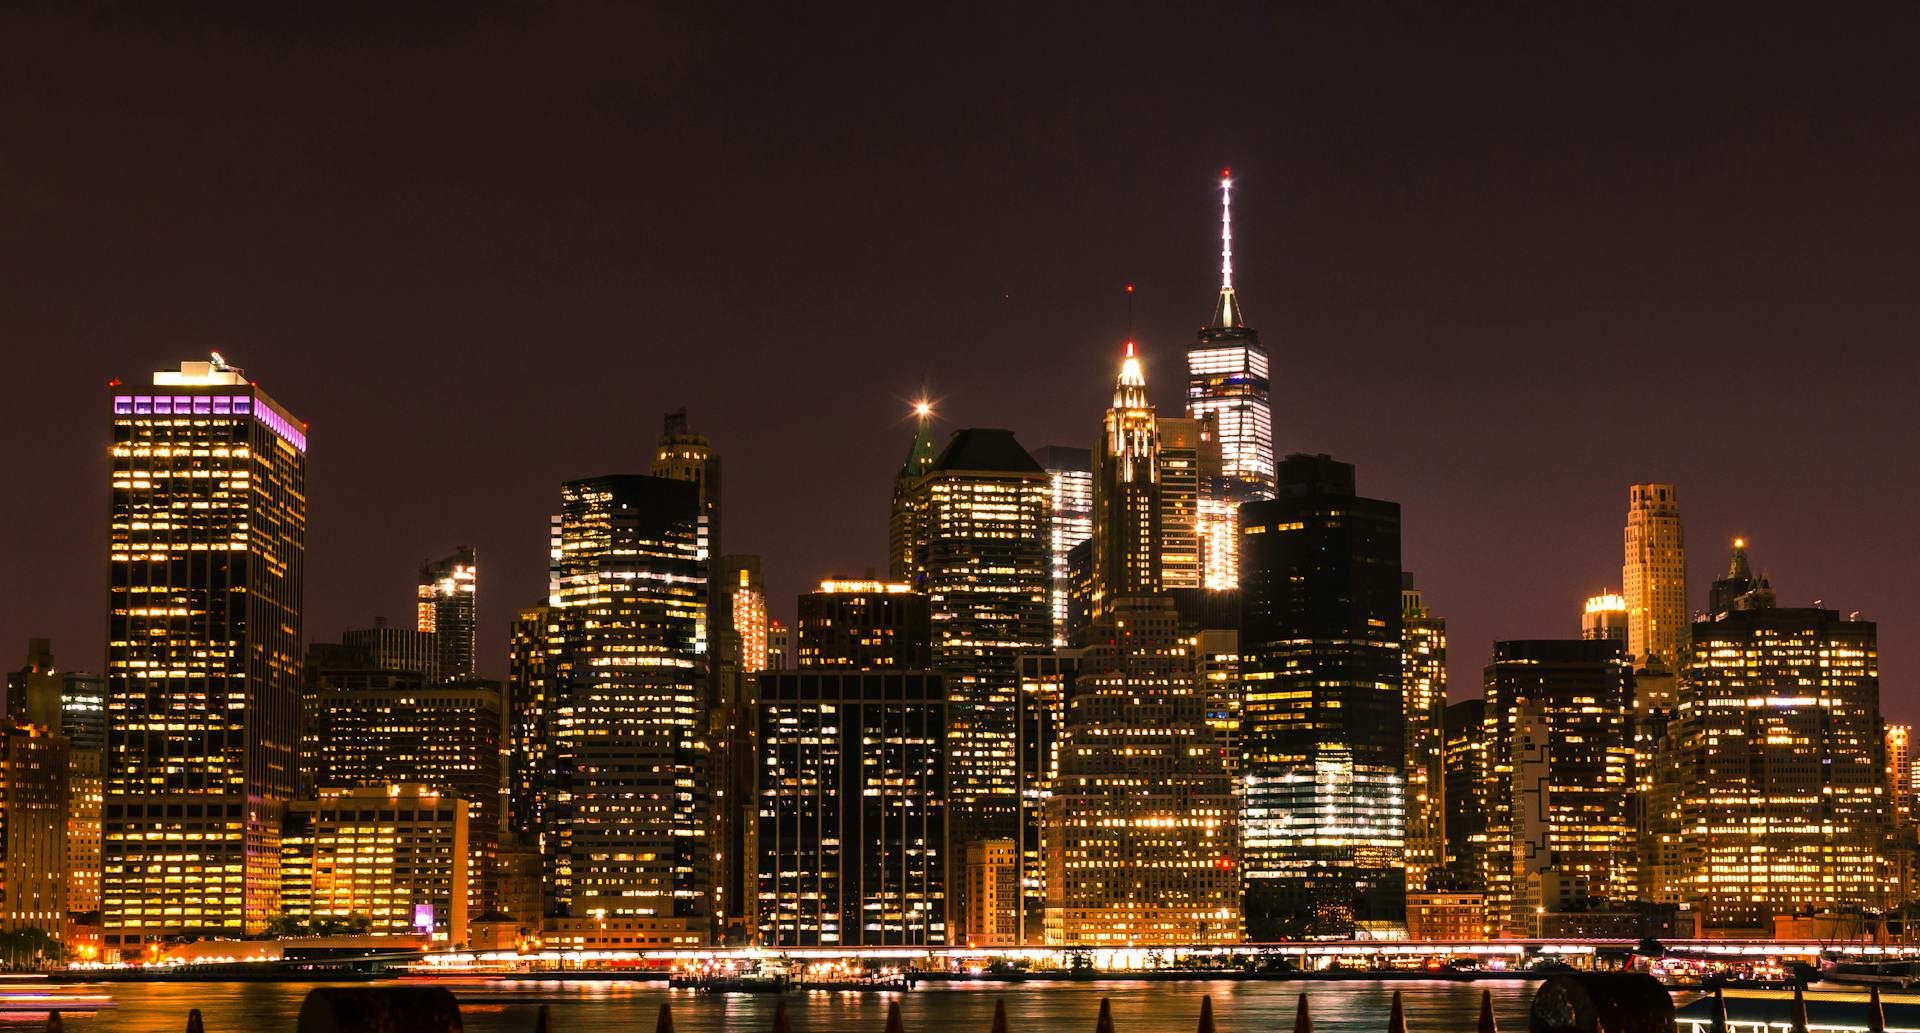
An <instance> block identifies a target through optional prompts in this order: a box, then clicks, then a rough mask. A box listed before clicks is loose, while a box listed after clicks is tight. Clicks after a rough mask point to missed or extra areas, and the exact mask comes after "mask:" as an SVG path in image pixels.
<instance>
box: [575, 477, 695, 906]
mask: <svg viewBox="0 0 1920 1033" xmlns="http://www.w3.org/2000/svg"><path fill="white" fill-rule="evenodd" d="M700 507H701V494H700V491H699V485H698V484H697V483H695V482H689V481H681V480H670V479H667V478H661V477H642V476H633V475H615V476H607V477H596V478H591V479H587V480H579V481H569V482H568V483H567V484H565V485H564V486H563V487H562V490H561V511H560V520H559V542H558V547H557V550H556V551H557V559H556V560H555V581H556V584H555V588H556V591H555V595H554V598H553V600H552V602H551V604H550V613H549V624H548V629H549V630H548V633H549V636H550V639H551V647H550V653H549V657H548V659H549V668H548V673H547V678H548V683H549V685H550V693H551V697H552V707H553V716H552V719H551V723H552V725H553V743H552V751H553V754H552V755H553V770H554V777H553V782H552V785H551V786H550V795H549V797H548V802H547V805H546V808H545V810H546V822H547V828H548V835H547V840H546V855H547V879H548V883H549V888H550V890H551V892H552V894H553V898H554V906H555V907H556V908H557V909H559V910H560V911H562V912H563V913H564V914H566V915H569V916H571V917H572V918H573V919H576V920H585V921H589V922H595V921H599V920H602V918H603V917H604V918H608V919H611V918H618V919H621V920H623V927H628V928H634V929H636V930H637V931H640V932H644V933H645V934H646V936H645V938H644V939H643V940H640V941H636V942H645V943H649V944H660V943H692V944H698V943H702V942H705V941H706V940H707V938H708V935H709V930H708V913H709V912H708V909H709V905H710V900H709V886H708V881H709V877H710V872H709V870H708V862H707V856H706V855H707V850H708V844H707V835H708V820H707V818H708V814H707V810H708V803H707V784H706V776H707V773H708V765H707V763H706V761H707V741H706V735H707V729H708V719H707V711H706V709H705V705H704V704H705V700H704V699H703V698H702V696H701V687H700V682H701V677H702V675H703V674H704V668H705V666H706V658H705V657H704V656H702V655H701V650H700V641H701V635H700V629H701V628H702V627H704V625H705V623H706V622H705V613H706V607H707V564H706V563H705V562H704V555H703V553H702V550H701V536H700V530H701V527H702V519H701V508H700ZM628 922H632V923H638V924H637V925H631V926H626V925H624V923H628ZM563 926H565V929H566V930H567V931H569V932H571V931H574V927H573V926H567V925H565V923H563Z"/></svg>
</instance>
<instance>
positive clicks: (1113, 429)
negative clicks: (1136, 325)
mask: <svg viewBox="0 0 1920 1033" xmlns="http://www.w3.org/2000/svg"><path fill="white" fill-rule="evenodd" d="M1178 473H1179V474H1180V476H1181V479H1182V480H1183V481H1185V480H1187V479H1189V477H1190V476H1194V475H1196V471H1195V470H1194V469H1193V468H1192V466H1190V465H1186V464H1185V463H1184V462H1183V466H1182V468H1181V469H1180V470H1179V471H1178ZM1161 474H1162V470H1161V462H1160V427H1159V422H1158V421H1157V420H1156V419H1155V418H1154V412H1153V403H1152V402H1150V401H1148V400H1147V381H1146V376H1145V375H1144V374H1143V373H1142V372H1141V367H1140V358H1139V356H1137V355H1135V354H1134V344H1133V342H1132V341H1128V342H1127V351H1126V357H1125V359H1123V360H1122V361H1121V364H1120V376H1119V378H1118V379H1117V380H1116V381H1115V383H1114V387H1113V406H1112V408H1109V409H1108V410H1107V417H1106V425H1105V427H1104V429H1103V431H1102V432H1101V435H1100V442H1099V445H1098V447H1096V448H1095V449H1094V451H1093V604H1092V612H1091V616H1092V619H1093V620H1094V621H1098V620H1100V618H1101V617H1103V616H1105V615H1106V614H1107V613H1108V612H1110V611H1111V610H1112V608H1113V605H1114V601H1115V600H1116V599H1119V598H1120V597H1122V596H1126V595H1147V594H1152V593H1154V592H1158V591H1159V590H1160V588H1161V584H1162V578H1163V576H1164V571H1163V569H1162V559H1163V555H1164V552H1163V550H1164V547H1165V540H1166V539H1165V533H1166V525H1165V520H1164V513H1163V511H1162V508H1161V505H1162V503H1161V499H1162V485H1161V480H1160V478H1161ZM1183 491H1184V489H1183ZM1189 516H1191V514H1189ZM1183 548H1184V549H1185V552H1186V553H1187V554H1189V555H1190V554H1192V553H1193V551H1194V545H1193V542H1192V540H1191V535H1188V536H1187V541H1185V542H1184V544H1183ZM1177 566H1178V567H1179V569H1180V572H1181V576H1182V577H1183V578H1184V577H1186V576H1187V575H1188V574H1197V570H1194V571H1189V570H1188V569H1187V568H1188V566H1189V564H1188V563H1187V562H1186V560H1185V559H1183V560H1182V561H1181V562H1180V563H1179V564H1177ZM1193 581H1194V582H1195V583H1197V581H1198V578H1197V576H1196V577H1194V578H1193ZM1188 587H1190V586H1188Z"/></svg>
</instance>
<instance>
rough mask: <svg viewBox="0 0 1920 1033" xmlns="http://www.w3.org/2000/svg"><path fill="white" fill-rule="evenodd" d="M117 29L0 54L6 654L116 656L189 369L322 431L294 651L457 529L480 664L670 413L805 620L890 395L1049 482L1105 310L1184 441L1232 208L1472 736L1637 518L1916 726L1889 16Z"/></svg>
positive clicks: (854, 530)
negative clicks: (1863, 662)
mask: <svg viewBox="0 0 1920 1033" xmlns="http://www.w3.org/2000/svg"><path fill="white" fill-rule="evenodd" d="M76 6H77V5H76ZM152 6H154V8H155V9H154V10H153V11H143V10H140V9H138V8H137V7H133V6H131V5H130V8H129V9H128V10H124V11H121V12H119V13H101V12H99V11H92V12H86V13H77V12H70V11H67V10H64V9H59V10H50V11H41V12H37V13H23V12H18V11H15V12H11V13H7V14H4V15H0V347H3V348H4V354H5V356H6V359H7V368H8V373H9V375H8V377H7V378H6V379H7V387H8V390H7V392H6V393H7V401H6V403H5V406H4V409H3V410H0V411H3V412H4V416H0V419H3V420H4V427H5V429H6V440H7V442H8V447H7V450H6V456H7V457H6V459H5V472H6V480H7V482H8V484H9V485H10V486H11V490H10V491H9V493H8V494H9V498H8V499H7V501H6V503H5V505H4V506H3V507H0V541H4V542H5V548H4V551H0V556H3V557H4V569H0V668H6V669H11V668H13V667H17V666H18V665H19V661H20V660H21V659H22V658H23V657H24V649H25V639H26V638H27V637H28V636H40V635H51V636H52V637H53V638H54V639H55V648H56V652H57V654H58V656H59V658H60V660H61V661H62V662H63V664H64V665H65V666H68V667H75V668H89V669H98V668H99V667H100V665H101V663H102V655H103V649H104V626H105V618H104V614H103V608H104V604H105V571H106V547H105V544H106V535H107V531H106V513H107V492H106V442H107V440H108V435H109V402H108V397H109V392H108V388H107V381H108V380H109V379H110V378H113V377H121V378H124V379H126V380H128V381H129V382H138V383H145V382H147V379H148V375H149V374H150V372H151V371H152V370H154V369H159V368H163V367H165V368H172V367H175V366H177V364H178V363H179V361H180V360H182V359H198V358H204V357H205V353H206V352H207V351H208V350H209V349H218V350H220V351H222V352H223V353H224V354H225V355H226V356H227V357H228V359H229V360H230V361H232V362H233V363H234V364H236V365H239V366H243V367H245V369H246V370H247V372H248V373H249V375H251V376H253V377H254V378H256V379H257V380H258V381H259V382H260V384H261V385H262V386H263V387H264V388H265V389H266V390H267V391H268V392H270V393H271V394H273V395H274V396H275V397H276V398H277V399H278V400H279V401H281V402H282V403H283V404H285V405H286V406H288V407H289V408H290V409H292V410H293V411H294V412H295V413H296V414H297V415H299V416H300V417H301V418H303V419H306V420H309V421H311V423H312V440H313V448H312V452H311V454H310V456H309V491H310V506H309V520H310V527H309V539H308V543H309V548H308V555H307V593H306V607H307V608H306V613H307V620H306V635H307V638H308V640H309V641H322V640H331V639H334V638H335V637H336V636H337V635H338V633H339V631H340V630H341V629H342V628H345V627H354V626H364V625H366V624H368V623H370V622H371V620H372V618H373V617H374V616H375V615H378V614H384V615H386V616H387V617H388V618H389V619H391V620H394V621H402V622H404V621H405V620H407V619H409V614H410V611H411V593H412V586H413V579H414V574H415V571H416V569H417V567H418V565H419V563H420V561H421V560H423V559H425V558H428V557H438V556H441V555H444V554H445V553H446V552H448V551H450V549H451V547H452V546H454V545H455V544H457V543H469V544H472V545H474V546H476V547H477V548H478V549H479V551H480V558H481V564H482V573H481V577H482V581H481V589H480V591H481V597H480V600H481V602H480V605H481V608H482V626H481V633H482V641H481V655H482V668H483V670H484V672H485V673H488V674H491V675H495V676H501V675H504V673H505V667H506V638H507V622H508V620H509V619H510V617H511V615H512V612H513V610H514V609H515V608H517V607H519V606H521V605H524V604H527V603H531V602H534V601H536V600H537V599H538V598H539V597H540V596H541V595H542V594H543V592H544V590H545V570H544V565H545V538H544V536H545V533H546V518H547V515H548V514H549V513H551V512H552V511H553V510H554V509H555V507H556V505H557V499H558V485H559V483H560V482H561V481H562V480H564V479H568V478H574V477H582V476H589V475H595V474H603V473H613V472H645V470H646V467H647V463H648V457H649V453H650V451H651V449H652V447H653V445H654V443H655V441H656V440H657V438H658V436H659V433H660V423H661V414H662V413H663V412H664V411H666V410H669V409H672V408H675V407H678V406H683V405H684V406H686V407H687V408H688V409H689V410H690V414H691V420H692V424H693V427H694V429H696V430H698V431H700V432H703V433H705V434H707V435H708V436H709V437H711V439H712V440H713V442H714V445H715V447H716V448H717V449H718V450H719V451H720V452H721V454H722V455H723V457H724V462H725V490H726V497H725V508H726V512H725V532H726V537H727V540H726V545H727V548H728V550H729V551H739V552H756V553H760V554H762V555H764V556H765V557H766V569H767V571H768V581H769V586H770V589H771V594H772V596H773V605H774V612H775V614H776V615H778V616H781V617H783V618H788V619H790V618H791V614H792V610H793V597H794V595H795V594H796V593H797V592H799V591H801V590H802V589H803V588H804V587H806V586H808V585H810V584H811V583H812V582H814V581H816V580H817V579H819V578H820V577H822V576H825V575H830V574H860V573H863V572H864V571H865V570H867V569H868V568H869V567H874V566H880V565H883V563H884V552H885V540H886V516H887V507H888V493H889V490H890V487H891V478H892V476H893V473H894V471H895V470H896V468H897V467H898V465H899V463H900V461H901V459H902V457H903V456H904V453H905V450H906V446H907V440H908V435H909V425H908V423H907V421H906V419H905V416H906V410H907V406H908V399H910V398H911V397H913V396H914V395H915V394H917V392H918V391H919V388H920V385H921V384H922V383H923V382H924V383H926V384H928V385H930V387H931V390H932V393H933V395H934V396H935V397H936V398H938V399H939V402H940V413H941V418H942V423H943V425H944V426H943V431H942V433H943V435H944V433H945V431H946V430H951V429H953V428H957V427H962V426H1001V427H1010V428H1013V429H1014V430H1015V431H1016V432H1017V433H1018V435H1019V437H1020V440H1021V441H1022V442H1023V443H1025V444H1026V445H1028V446H1029V447H1030V448H1038V447H1040V446H1043V445H1047V444H1056V443H1057V444H1070V445H1076V446H1083V447H1084V446H1086V445H1088V444H1090V443H1091V442H1092V441H1093V439H1094V437H1095V434H1096V433H1097V430H1098V426H1099V421H1100V417H1101V413H1102V411H1103V409H1104V408H1105V406H1106V404H1107V400H1108V398H1109V397H1110V394H1111V390H1112V379H1113V376H1114V372H1115V368H1116V362H1117V356H1118V354H1119V350H1120V341H1121V339H1122V338H1123V337H1124V336H1125V334H1126V330H1127V317H1126V307H1125V302H1124V301H1123V294H1122V286H1123V285H1124V284H1125V283H1128V282H1133V283H1135V284H1137V285H1138V293H1137V294H1136V320H1137V322H1136V327H1137V329H1136V333H1137V336H1138V338H1139V340H1140V342H1141V348H1142V352H1143V355H1144V356H1145V359H1146V363H1147V376H1148V380H1149V384H1150V385H1151V388H1152V392H1153V395H1154V397H1155V399H1156V400H1157V402H1158V403H1159V404H1160V406H1161V407H1162V411H1163V412H1177V411H1179V409H1180V406H1181V403H1182V388H1183V383H1182V380H1181V372H1182V366H1181V350H1182V348H1183V347H1184V346H1185V345H1186V343H1187V342H1188V341H1189V340H1191V338H1192V335H1193V331H1194V329H1195V328H1196V327H1198V326H1199V325H1200V323H1201V322H1202V321H1203V320H1204V319H1205V318H1206V316H1207V315H1208V312H1209V310H1210V306H1211V303H1212V301H1213V296H1214V292H1215V290H1216V287H1217V269H1218V257H1217V253H1216V250H1217V240H1216V236H1215V234H1216V230H1217V211H1216V209H1215V207H1214V206H1215V204H1216V195H1215V192H1214V177H1215V176H1216V175H1217V174H1218V171H1219V169H1220V168H1221V167H1222V166H1231V167H1232V169H1233V171H1234V177H1235V180H1236V183H1237V189H1236V192H1235V199H1234V214H1235V231H1236V232H1235V237H1236V241H1235V243H1236V247H1235V251H1236V256H1235V268H1236V274H1237V275H1236V280H1237V283H1238V285H1239V287H1240V292H1241V297H1242V299H1243V301H1244V304H1245V308H1246V312H1247V317H1248V320H1249V322H1250V323H1251V324H1252V325H1254V326H1255V327H1257V328H1258V329H1259V330H1260V332H1261V336H1262V338H1263V340H1264V341H1265V342H1266V344H1267V346H1268V348H1269V349H1270V350H1271V352H1272V354H1273V360H1274V422H1275V428H1276V431H1275V436H1276V445H1277V448H1278V449H1279V450H1280V451H1281V452H1282V453H1285V452H1292V451H1312V452H1321V451H1324V452H1330V453H1332V454H1333V455H1335V456H1337V457H1339V458H1341V459H1344V460H1346V461H1349V462H1352V463H1355V464H1357V466H1358V472H1359V479H1360V487H1361V490H1362V492H1363V493H1364V494H1368V495H1372V496H1375V497H1380V498H1387V499H1392V500H1395V501H1398V502H1399V503H1401V505H1402V506H1403V513H1404V519H1405V532H1404V535H1405V537H1404V552H1405V557H1406V559H1405V562H1406V565H1407V567H1408V568H1409V569H1412V570H1414V571H1416V572H1417V573H1418V576H1419V582H1420V585H1421V587H1422V588H1423V589H1425V591H1426V593H1427V599H1428V602H1429V605H1430V606H1432V607H1433V608H1434V609H1435V610H1436V611H1437V612H1439V613H1440V614H1442V615H1444V616H1446V617H1447V618H1448V619H1449V621H1450V624H1451V632H1452V658H1451V659H1452V676H1453V694H1454V695H1455V696H1456V697H1459V696H1463V695H1474V694H1477V693H1478V686H1479V680H1480V678H1479V669H1480V667H1481V665H1482V664H1484V663H1485V661H1486V658H1487V656H1488V654H1489V652H1490V643H1491V642H1492V640H1493V639H1495V638H1521V637H1566V636H1572V635H1575V634H1577V631H1578V620H1579V608H1580V603H1581V601H1582V600H1583V599H1584V598H1585V597H1586V596H1587V595H1590V594H1593V593H1596V592H1599V591H1601V590H1603V589H1617V588H1618V587H1619V579H1620V561H1621V548H1622V545H1621V524H1622V522H1623V519H1624V516H1625V511H1626V502H1627V486H1628V485H1629V484H1630V483H1632V482H1634V481H1646V480H1661V481H1671V482H1674V483H1676V484H1677V485H1678V486H1679V491H1680V499H1681V505H1682V510H1683V514H1684V518H1685V522H1686V530H1687V535H1688V543H1689V546H1690V560H1691V569H1692V584H1691V592H1690V596H1691V601H1692V604H1693V606H1694V607H1695V608H1699V607H1702V606H1704V605H1705V602H1706V593H1707V585H1708V582H1710V581H1711V580H1712V578H1713V577H1715V576H1716V575H1717V574H1718V572H1719V571H1720V570H1721V569H1722V568H1723V567H1724V564H1725V559H1726V544H1727V540H1728V539H1729V538H1731V537H1732V536H1733V535H1734V534H1736V533H1740V534H1745V535H1747V536H1748V537H1749V538H1750V539H1751V541H1752V552H1753V557H1754V560H1755V563H1756V565H1757V566H1760V567H1763V568H1765V569H1767V570H1768V571H1770V572H1771V575H1772V578H1773V583H1774V587H1775V589H1776V590H1777V592H1778V593H1779V597H1780V601H1781V604H1782V605H1804V604H1806V603H1808V602H1809V601H1810V600H1812V599H1815V598H1819V599H1823V600H1825V603H1826V605H1828V606H1830V607H1834V608H1837V609H1840V610H1842V611H1853V610H1859V611H1861V612H1862V613H1863V615H1864V616H1866V617H1868V618H1872V619H1876V620H1878V621H1880V628H1881V645H1882V653H1883V665H1882V667H1883V683H1882V684H1883V698H1884V700H1885V709H1886V710H1887V712H1888V713H1889V715H1891V716H1893V717H1897V718H1907V719H1913V718H1920V698H1917V694H1916V693H1915V691H1914V684H1913V683H1914V679H1915V677H1916V672H1920V661H1917V660H1916V653H1920V629H1917V628H1916V622H1915V616H1914V606H1913V601H1912V600H1913V595H1914V591H1913V587H1914V584H1915V580H1916V574H1920V569H1916V568H1917V567H1920V561H1916V559H1915V552H1914V550H1913V549H1912V547H1911V546H1910V545H1909V542H1910V540H1911V539H1912V538H1913V536H1914V530H1913V526H1912V524H1913V514H1914V513H1915V512H1916V511H1920V482H1917V480H1916V477H1915V472H1916V470H1915V466H1916V464H1915V462H1914V459H1913V449H1914V446H1915V443H1916V433H1915V430H1914V425H1913V419H1914V411H1915V406H1914V400H1913V399H1914V390H1915V379H1916V373H1920V359H1916V357H1915V349H1916V346H1917V345H1920V342H1917V341H1916V330H1915V326H1916V322H1917V321H1920V293H1917V292H1916V284H1920V132H1917V131H1916V130H1920V125H1916V122H1920V118H1917V117H1916V113H1917V112H1920V63H1917V62H1915V61H1914V59H1913V41H1914V39H1915V38H1916V33H1915V29H1916V28H1917V27H1920V18H1916V17H1914V16H1912V15H1905V16H1902V15H1899V14H1895V13H1886V12H1888V11H1894V10H1896V9H1885V10H1882V9H1875V8H1870V7H1866V6H1856V5H1845V6H1841V7H1810V6H1802V7H1797V8H1794V9H1793V10H1794V11H1795V12H1797V15H1798V16H1800V17H1809V16H1818V17H1819V18H1820V21H1818V22H1810V21H1802V20H1787V19H1786V18H1784V17H1783V18H1781V19H1780V20H1769V19H1766V18H1761V17H1758V16H1759V15H1761V14H1763V13H1764V12H1762V11H1761V10H1760V9H1759V8H1757V7H1754V6H1750V5H1749V6H1733V5H1728V6H1724V7H1719V8H1710V7H1708V6H1706V5H1688V6H1689V10H1686V11H1674V10H1668V9H1665V7H1663V6H1644V7H1642V6H1627V5H1600V4H1590V5H1534V6H1532V7H1528V6H1523V5H1506V9H1504V10H1499V11H1495V10H1491V9H1482V10H1478V11H1475V12H1471V13H1465V14H1463V13H1461V12H1460V11H1457V10H1453V8H1454V7H1455V6H1456V5H1435V8H1426V7H1418V6H1406V7H1401V6H1383V5H1375V4H1368V5H1357V6H1348V5H1331V4H1317V5H1294V6H1292V7H1290V8H1288V9H1282V10H1272V9H1268V8H1247V9H1243V10H1229V9H1226V8H1220V7H1208V6H1204V5H1198V4H1190V5H1177V9H1175V8H1176V5H1168V7H1167V9H1164V10H1157V11H1148V10H1141V11H1134V12H1129V11H1125V10H1122V9H1120V8H1118V7H1111V6H1105V5H1102V6H1093V5H1081V9H1080V13H1078V14H1068V13H1065V12H1064V11H1049V10H1042V9H1041V6H1040V5H1007V6H1004V7H1000V6H986V7H978V8H976V7H974V6H971V5H951V6H946V7H942V8H940V9H939V10H937V11H932V12H928V11H924V10H920V9H919V8H918V7H917V6H916V5H891V6H888V7H884V8H875V9H874V10H873V12H872V13H871V14H870V15H868V16H864V17H856V16H854V15H853V13H852V9H851V8H846V7H841V6H840V5H793V6H791V7H787V8H782V9H763V8H760V7H758V6H750V5H738V6H727V5H720V4H712V5H697V4H686V5H658V9H654V10H647V9H643V8H640V7H634V6H618V7H613V6H609V7H604V8H603V7H593V6H571V5H570V6H568V7H567V8H566V9H565V10H564V11H563V12H556V11H553V10H548V9H545V8H544V6H543V5H516V6H514V7H510V8H509V7H503V8H492V9H475V10H469V9H466V8H464V7H458V6H451V5H449V6H446V7H432V6H424V5H394V6H395V7H396V8H398V9H397V10H393V11H384V12H379V13H368V12H367V11H364V10H362V11H359V12H358V13H356V12H355V11H353V10H343V9H341V8H337V7H336V6H334V5H314V6H310V7H308V8H306V9H305V11H304V13H303V12H301V11H296V10H292V9H291V7H292V5H268V7H270V10H264V11H261V12H254V13H246V12H245V10H244V9H236V10H235V11H234V12H230V13H228V12H220V10H219V9H218V8H199V10H200V12H201V13H200V14H198V15H196V16H193V17H191V18H186V17H182V16H180V15H177V14H167V13H161V12H160V11H159V10H158V7H159V6H160V5H152ZM1063 6H1064V5H1063ZM1546 6H1551V7H1553V8H1554V10H1551V11H1548V10H1539V9H1536V8H1539V7H1546ZM1440 7H1445V8H1447V9H1446V10H1444V11H1443V10H1439V9H1437V8H1440ZM1575 8H1577V9H1575ZM1782 10H1783V11H1784V10H1786V8H1784V7H1783V8H1782ZM1883 14H1884V17H1883ZM1896 17H1904V19H1905V20H1903V21H1900V22H1895V21H1894V20H1893V19H1894V18H1896ZM923 18H924V19H926V20H924V21H919V20H915V19H923ZM1842 19H1845V20H1842Z"/></svg>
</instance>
